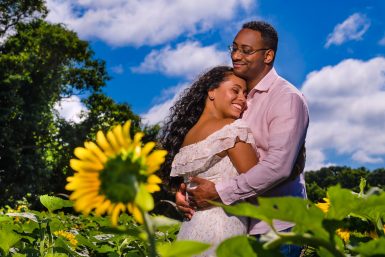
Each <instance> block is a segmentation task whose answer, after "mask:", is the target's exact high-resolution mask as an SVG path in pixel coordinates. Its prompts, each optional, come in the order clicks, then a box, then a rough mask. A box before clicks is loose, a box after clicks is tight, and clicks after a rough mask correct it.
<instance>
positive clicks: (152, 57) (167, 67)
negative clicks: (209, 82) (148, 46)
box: [132, 41, 231, 78]
mask: <svg viewBox="0 0 385 257" xmlns="http://www.w3.org/2000/svg"><path fill="white" fill-rule="evenodd" d="M219 64H225V65H231V63H230V58H229V55H228V54H227V53H226V52H223V51H218V50H217V49H216V47H215V46H213V45H212V46H205V47H202V46H201V45H200V43H199V42H191V41H188V42H184V43H181V44H178V45H177V47H176V49H171V47H169V46H167V47H165V48H163V49H161V50H160V51H158V50H153V51H151V53H150V54H149V55H147V56H146V58H145V59H144V61H143V62H142V63H141V64H140V66H139V67H135V68H133V69H132V71H134V72H139V73H150V72H156V71H159V72H162V73H164V74H166V75H169V76H182V77H187V78H193V77H195V76H196V75H197V74H200V73H202V72H203V71H204V70H206V69H208V68H210V67H213V66H215V65H219Z"/></svg>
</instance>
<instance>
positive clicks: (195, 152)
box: [170, 120, 255, 177]
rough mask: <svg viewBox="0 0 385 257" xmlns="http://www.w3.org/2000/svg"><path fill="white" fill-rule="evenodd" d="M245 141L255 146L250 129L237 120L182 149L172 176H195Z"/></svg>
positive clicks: (172, 166)
mask: <svg viewBox="0 0 385 257" xmlns="http://www.w3.org/2000/svg"><path fill="white" fill-rule="evenodd" d="M238 141H243V142H246V143H249V144H252V145H253V146H254V145H255V142H254V138H253V135H252V133H251V130H250V129H249V127H248V126H247V125H246V124H245V122H244V121H242V120H236V121H234V122H233V123H231V124H228V125H226V126H224V127H223V128H221V129H220V130H218V131H216V132H214V133H213V134H211V135H210V136H208V137H207V138H206V139H205V140H203V141H200V142H198V143H195V144H193V145H188V146H185V147H183V148H181V149H180V151H179V153H178V154H177V155H176V156H175V158H174V161H173V163H172V165H171V168H172V169H171V174H170V176H172V177H176V176H184V175H188V176H195V175H197V174H199V173H200V172H203V171H206V170H207V169H208V168H210V167H211V166H213V165H214V164H215V163H217V162H218V161H219V160H220V159H221V157H219V156H218V155H217V154H219V153H221V152H223V151H225V150H227V149H230V148H232V147H234V145H235V143H236V142H238Z"/></svg>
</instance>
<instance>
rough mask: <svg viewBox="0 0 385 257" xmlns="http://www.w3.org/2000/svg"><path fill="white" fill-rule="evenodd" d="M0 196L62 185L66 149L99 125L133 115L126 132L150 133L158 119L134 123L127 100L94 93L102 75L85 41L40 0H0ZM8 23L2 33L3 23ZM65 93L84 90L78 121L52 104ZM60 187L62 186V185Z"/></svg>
mask: <svg viewBox="0 0 385 257" xmlns="http://www.w3.org/2000/svg"><path fill="white" fill-rule="evenodd" d="M0 12H1V15H0V38H1V39H2V43H1V44H0V52H1V54H0V124H1V126H0V156H1V163H0V204H1V205H5V204H11V205H14V204H15V202H16V201H17V200H18V199H21V198H22V197H24V196H26V197H27V198H28V200H29V202H30V203H31V204H32V205H33V206H34V207H39V206H40V205H39V201H38V195H41V194H46V193H54V192H55V193H63V188H64V185H65V178H66V177H67V176H68V175H71V174H72V172H73V171H72V170H71V169H70V168H69V165H68V163H69V159H70V158H72V157H73V153H72V151H73V149H74V148H75V147H76V146H79V145H81V144H82V142H84V141H85V140H93V139H94V137H95V134H96V132H97V131H98V130H104V131H105V130H107V129H108V128H110V127H111V126H112V125H115V124H117V123H124V122H125V121H127V120H132V121H133V123H132V127H131V133H132V135H133V134H134V133H135V132H137V131H139V130H144V131H145V133H146V136H145V138H144V139H143V141H144V142H148V141H150V140H151V141H153V140H154V139H155V136H156V134H157V132H158V130H159V127H144V128H141V124H140V117H139V116H138V115H135V114H134V113H133V112H132V111H131V109H130V107H129V105H127V104H117V103H115V102H114V101H113V100H112V99H111V98H109V97H107V96H105V95H104V94H102V93H101V89H102V87H104V86H105V83H106V81H107V80H108V79H109V76H108V75H107V72H106V67H105V62H104V61H102V60H98V59H95V58H94V57H93V55H94V53H93V51H92V50H91V48H90V46H89V44H88V42H86V41H83V40H80V39H79V38H78V36H77V34H76V33H75V32H73V31H70V30H68V29H67V28H65V27H64V26H63V25H61V24H51V23H48V22H46V21H44V20H42V18H44V17H45V15H46V13H47V9H46V7H45V1H40V0H34V1H22V0H16V1H9V0H3V1H0ZM7 30H13V31H14V33H12V35H11V36H8V37H6V36H5V34H6V31H7ZM72 95H81V96H84V97H86V96H87V97H86V98H85V99H84V104H85V105H86V107H87V108H88V112H87V113H83V121H82V122H81V123H79V124H75V123H72V122H67V121H65V120H63V119H60V118H59V117H58V114H57V113H56V112H55V111H54V110H53V107H54V105H55V104H56V103H57V102H58V101H60V100H62V99H65V98H67V97H70V96H72ZM64 193H65V192H64Z"/></svg>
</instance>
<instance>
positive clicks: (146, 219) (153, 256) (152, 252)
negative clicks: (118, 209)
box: [139, 208, 158, 257]
mask: <svg viewBox="0 0 385 257" xmlns="http://www.w3.org/2000/svg"><path fill="white" fill-rule="evenodd" d="M139 209H140V212H141V213H142V216H143V225H144V229H145V230H146V233H147V236H148V244H149V245H148V247H149V249H148V250H149V256H150V257H157V256H158V255H157V253H156V248H155V233H154V227H153V225H152V222H151V219H150V216H149V215H148V213H147V212H145V211H143V210H142V208H139Z"/></svg>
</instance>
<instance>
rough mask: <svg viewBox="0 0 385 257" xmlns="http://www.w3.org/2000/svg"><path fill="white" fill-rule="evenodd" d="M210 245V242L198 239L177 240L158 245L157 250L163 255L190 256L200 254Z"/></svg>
mask: <svg viewBox="0 0 385 257" xmlns="http://www.w3.org/2000/svg"><path fill="white" fill-rule="evenodd" d="M209 247H210V245H209V244H205V243H201V242H196V241H188V240H185V241H182V240H181V241H175V242H173V243H164V244H159V245H157V251H158V253H159V255H160V256H161V257H182V256H183V257H189V256H192V255H195V254H199V253H201V252H203V251H205V250H207V249H208V248H209Z"/></svg>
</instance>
